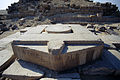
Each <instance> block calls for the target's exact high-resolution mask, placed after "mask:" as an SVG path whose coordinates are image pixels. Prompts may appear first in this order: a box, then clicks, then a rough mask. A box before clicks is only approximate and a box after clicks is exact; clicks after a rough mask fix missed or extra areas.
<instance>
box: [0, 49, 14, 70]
mask: <svg viewBox="0 0 120 80" xmlns="http://www.w3.org/2000/svg"><path fill="white" fill-rule="evenodd" d="M14 60H15V56H14V54H13V52H12V51H9V50H7V49H4V50H1V51H0V72H1V71H3V70H5V69H6V68H7V67H8V66H9V65H10V64H11V63H13V62H14Z"/></svg>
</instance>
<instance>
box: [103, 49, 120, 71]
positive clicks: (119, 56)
mask: <svg viewBox="0 0 120 80" xmlns="http://www.w3.org/2000/svg"><path fill="white" fill-rule="evenodd" d="M104 52H105V55H104V56H105V58H106V59H107V60H108V61H109V62H110V63H111V64H112V65H113V66H114V67H115V68H116V69H117V70H120V52H118V51H116V50H108V51H107V50H104Z"/></svg>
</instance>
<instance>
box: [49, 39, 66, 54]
mask: <svg viewBox="0 0 120 80" xmlns="http://www.w3.org/2000/svg"><path fill="white" fill-rule="evenodd" d="M47 45H48V51H49V53H50V54H61V53H62V50H63V48H64V46H65V44H64V42H63V41H61V40H51V41H49V42H48V44H47Z"/></svg>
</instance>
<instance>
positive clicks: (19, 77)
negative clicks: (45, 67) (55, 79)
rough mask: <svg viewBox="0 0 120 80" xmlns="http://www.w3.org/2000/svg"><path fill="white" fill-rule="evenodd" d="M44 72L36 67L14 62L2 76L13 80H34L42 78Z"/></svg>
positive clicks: (30, 64)
mask: <svg viewBox="0 0 120 80" xmlns="http://www.w3.org/2000/svg"><path fill="white" fill-rule="evenodd" d="M43 75H44V72H42V71H41V70H40V69H39V66H38V65H35V64H32V63H29V62H25V61H22V60H18V61H17V60H16V61H15V62H14V63H13V64H12V65H11V66H10V67H9V68H8V69H6V70H5V71H4V72H3V74H2V76H3V77H7V78H10V79H14V80H34V79H39V78H41V77H43Z"/></svg>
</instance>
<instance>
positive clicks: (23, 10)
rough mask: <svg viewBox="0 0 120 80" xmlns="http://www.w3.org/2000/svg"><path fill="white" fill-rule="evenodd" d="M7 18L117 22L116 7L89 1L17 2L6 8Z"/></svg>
mask: <svg viewBox="0 0 120 80" xmlns="http://www.w3.org/2000/svg"><path fill="white" fill-rule="evenodd" d="M7 11H8V14H9V16H8V18H22V17H27V16H38V20H40V21H44V20H45V19H49V20H51V21H52V22H53V23H61V22H69V21H71V22H75V21H78V22H82V21H84V22H112V21H114V22H118V21H120V19H118V18H115V19H114V18H109V17H108V18H106V17H103V16H115V15H116V13H118V12H119V10H118V7H117V6H116V5H113V4H111V3H105V4H102V3H93V1H89V0H19V2H18V3H14V4H12V5H11V6H9V7H8V9H7Z"/></svg>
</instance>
